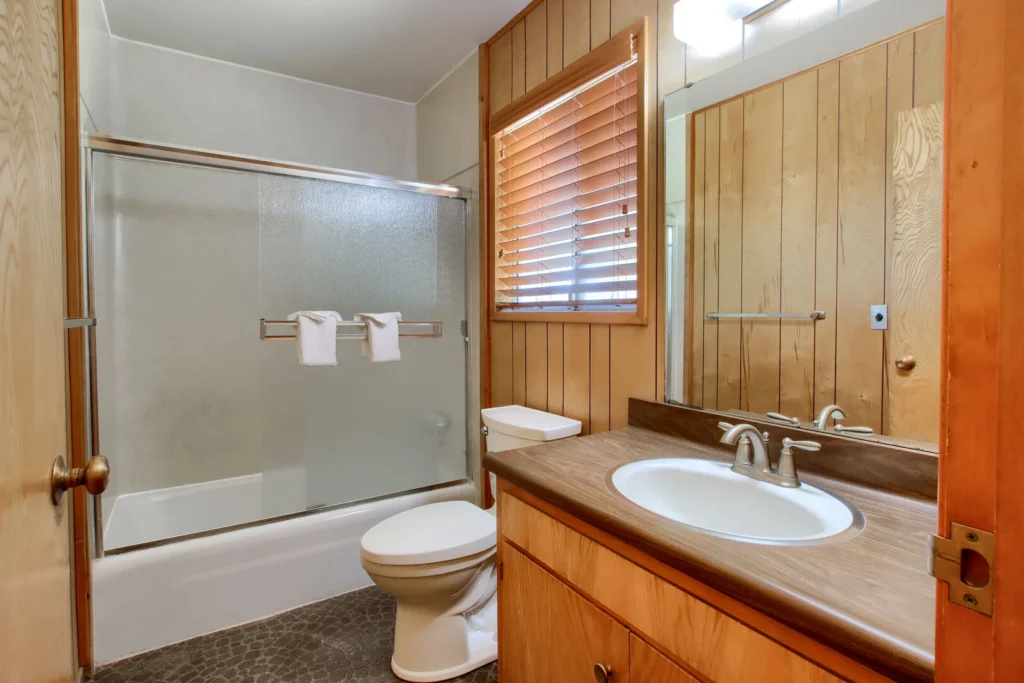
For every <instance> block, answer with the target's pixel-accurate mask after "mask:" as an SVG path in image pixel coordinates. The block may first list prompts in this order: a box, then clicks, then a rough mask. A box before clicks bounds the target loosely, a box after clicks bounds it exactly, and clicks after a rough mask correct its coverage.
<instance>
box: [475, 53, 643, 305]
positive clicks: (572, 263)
mask: <svg viewBox="0 0 1024 683" xmlns="http://www.w3.org/2000/svg"><path fill="white" fill-rule="evenodd" d="M620 44H621V41H620ZM626 44H627V45H628V46H629V48H628V50H626V51H625V54H623V51H622V50H619V52H618V54H617V55H615V58H614V59H613V60H611V61H609V60H606V63H605V64H604V65H603V71H602V72H601V73H599V75H597V76H595V77H592V78H590V79H589V80H587V81H586V82H585V83H583V84H582V85H577V86H576V87H573V88H572V89H570V90H568V91H563V92H562V93H561V94H556V95H554V96H553V97H551V98H550V99H549V101H548V102H547V103H546V104H543V105H542V106H539V107H536V108H534V110H533V111H531V112H530V113H528V114H527V115H525V116H523V117H521V118H519V119H518V120H517V121H515V122H514V123H512V124H511V125H508V126H506V127H504V128H502V129H500V130H499V131H497V132H496V133H495V134H494V135H493V136H492V144H493V155H494V156H493V160H494V165H493V174H494V178H493V182H494V194H493V197H494V204H493V207H494V223H493V225H494V244H493V246H494V251H495V253H494V259H495V260H494V303H495V309H496V311H498V312H500V311H520V312H529V311H541V312H551V311H564V312H567V313H571V312H576V311H592V312H597V311H612V312H635V311H636V310H637V304H638V287H637V282H638V264H640V263H642V261H643V259H642V258H641V259H638V237H639V235H638V233H639V230H640V229H641V228H642V224H641V222H640V221H639V220H638V218H639V217H640V216H641V215H643V214H644V213H646V212H645V211H643V209H642V206H643V200H642V198H641V196H640V192H638V181H639V179H640V178H639V176H640V175H641V173H642V171H639V169H640V168H641V160H642V156H643V155H642V154H641V153H640V149H641V145H640V144H638V140H640V139H641V138H642V137H643V136H641V135H640V133H641V130H642V128H641V126H640V125H639V124H640V123H641V122H642V116H643V107H641V106H640V102H641V101H642V97H643V93H642V82H643V79H642V78H639V75H640V73H641V65H640V64H639V63H638V62H639V59H638V56H637V52H636V45H637V43H636V40H635V37H634V36H629V41H628V42H627V43H626ZM641 277H642V275H641ZM566 318H567V319H571V315H567V316H566Z"/></svg>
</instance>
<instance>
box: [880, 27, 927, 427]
mask: <svg viewBox="0 0 1024 683" xmlns="http://www.w3.org/2000/svg"><path fill="white" fill-rule="evenodd" d="M888 49H889V67H888V74H887V76H886V107H885V110H886V121H885V159H886V161H885V299H886V303H889V298H890V294H889V292H890V289H891V284H892V258H893V250H892V244H893V240H892V234H893V184H892V159H893V142H894V140H895V131H896V117H897V115H898V114H900V113H901V112H905V111H909V110H910V109H912V108H913V106H914V34H909V35H905V36H901V37H899V38H897V39H895V40H891V41H889V45H888ZM888 338H889V332H888V330H887V331H885V332H883V333H882V353H883V359H882V362H883V367H887V366H888V365H889V361H888V350H889V339H888ZM888 384H889V373H888V372H883V373H882V433H883V434H891V431H890V428H889V410H888V408H887V406H886V402H887V401H888V400H889V386H888ZM937 395H938V394H936V396H937Z"/></svg>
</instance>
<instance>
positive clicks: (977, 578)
mask: <svg viewBox="0 0 1024 683" xmlns="http://www.w3.org/2000/svg"><path fill="white" fill-rule="evenodd" d="M950 531H951V533H950V538H943V537H942V536H936V535H935V534H931V537H930V540H929V546H930V550H931V552H930V553H928V573H929V574H931V575H932V576H934V577H935V578H936V579H938V580H939V581H943V582H945V583H947V584H949V601H950V602H952V603H954V604H956V605H960V606H961V607H966V608H967V609H971V610H974V611H975V612H981V613H982V614H985V615H987V616H992V603H993V601H994V597H995V596H994V591H993V588H994V587H993V584H992V572H993V569H994V567H995V555H996V537H995V534H992V533H989V532H988V531H981V530H980V529H973V528H971V527H969V526H964V525H963V524H951V525H950Z"/></svg>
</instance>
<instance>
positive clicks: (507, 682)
mask: <svg viewBox="0 0 1024 683" xmlns="http://www.w3.org/2000/svg"><path fill="white" fill-rule="evenodd" d="M501 561H502V562H503V570H502V575H501V579H500V580H499V582H498V635H499V638H500V640H499V654H498V667H499V668H498V671H499V675H498V678H499V680H500V681H501V683H594V665H596V664H602V665H604V666H605V667H606V668H607V669H608V670H609V671H611V672H612V677H611V680H612V681H615V683H625V681H626V677H627V676H628V672H629V632H628V631H627V630H626V629H625V627H623V626H622V625H621V624H619V623H617V622H616V621H615V620H614V619H612V618H611V617H609V616H608V615H607V614H605V613H604V612H603V611H601V610H600V609H598V608H597V607H595V606H594V605H593V604H591V603H590V602H589V601H588V600H586V599H585V598H583V597H581V596H580V595H578V594H577V593H576V591H574V590H572V589H571V588H569V587H568V586H566V585H565V584H564V583H562V582H561V581H559V580H558V579H557V578H555V577H554V576H552V575H551V574H549V573H548V572H547V570H545V569H544V568H542V567H541V566H539V565H538V564H536V563H535V562H533V561H532V560H530V559H529V558H528V557H526V556H525V555H523V554H522V553H520V552H519V551H517V550H516V549H515V548H511V547H509V546H505V547H504V548H502V558H501Z"/></svg>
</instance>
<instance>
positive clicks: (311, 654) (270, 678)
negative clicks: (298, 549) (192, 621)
mask: <svg viewBox="0 0 1024 683" xmlns="http://www.w3.org/2000/svg"><path fill="white" fill-rule="evenodd" d="M394 624H395V601H394V600H393V599H392V598H391V597H390V596H389V595H387V594H386V593H383V592H381V591H380V590H379V589H378V588H377V587H376V586H371V587H369V588H363V589H362V590H358V591H355V592H353V593H346V594H345V595H339V596H338V597H336V598H331V599H329V600H324V601H323V602H318V603H315V604H313V605H307V606H306V607H300V608H299V609H296V610H292V611H290V612H285V613H284V614H279V615H277V616H276V617H271V618H269V619H264V620H263V621H257V622H253V623H251V624H245V625H243V626H238V627H235V628H231V629H227V630H226V631H220V632H218V633H211V634H210V635H206V636H200V637H198V638H194V639H192V640H187V641H185V642H183V643H178V644H176V645H170V646H168V647H165V648H161V649H159V650H154V651H152V652H147V653H145V654H141V655H138V656H136V657H131V658H130V659H123V660H121V661H120V662H115V663H113V664H110V665H108V666H104V667H100V668H99V669H98V670H97V671H96V676H95V678H94V679H93V680H94V681H95V683H320V682H321V681H324V682H330V683H392V682H393V681H399V679H398V678H396V677H395V675H394V674H393V673H391V647H392V643H393V639H394ZM452 680H453V681H454V682H455V683H497V680H498V671H497V664H491V665H490V666H486V667H483V668H482V669H477V670H476V671H473V672H470V673H468V674H466V675H464V676H460V677H459V678H455V679H452Z"/></svg>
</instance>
